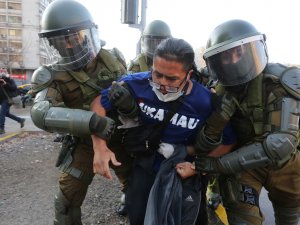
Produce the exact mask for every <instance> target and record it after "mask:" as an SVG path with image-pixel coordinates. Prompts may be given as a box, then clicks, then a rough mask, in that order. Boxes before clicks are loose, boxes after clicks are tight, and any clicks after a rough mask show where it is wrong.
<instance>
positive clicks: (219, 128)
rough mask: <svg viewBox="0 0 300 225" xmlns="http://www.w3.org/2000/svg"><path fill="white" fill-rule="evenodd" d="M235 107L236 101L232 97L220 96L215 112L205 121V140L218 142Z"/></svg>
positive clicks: (229, 95) (228, 95) (226, 94)
mask: <svg viewBox="0 0 300 225" xmlns="http://www.w3.org/2000/svg"><path fill="white" fill-rule="evenodd" d="M236 106H237V100H236V98H235V97H234V96H232V95H231V94H229V93H225V94H224V95H223V96H222V98H221V99H220V101H219V102H218V105H217V107H216V110H215V111H214V112H213V113H212V114H211V116H210V117H209V118H207V120H206V125H205V129H204V133H205V135H206V137H207V138H209V139H211V140H213V141H219V140H220V138H221V136H222V133H223V130H224V128H225V126H226V124H227V123H228V121H229V120H230V118H231V117H232V115H233V114H234V113H235V110H236Z"/></svg>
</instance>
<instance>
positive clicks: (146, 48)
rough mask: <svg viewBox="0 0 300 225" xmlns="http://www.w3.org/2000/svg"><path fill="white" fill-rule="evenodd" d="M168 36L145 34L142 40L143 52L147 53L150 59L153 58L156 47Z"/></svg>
mask: <svg viewBox="0 0 300 225" xmlns="http://www.w3.org/2000/svg"><path fill="white" fill-rule="evenodd" d="M164 39H166V37H158V36H143V37H142V40H141V48H142V49H141V50H142V53H144V54H145V55H147V57H149V58H150V59H152V58H153V55H154V51H155V49H156V47H157V46H158V45H159V44H160V42H162V41H163V40H164Z"/></svg>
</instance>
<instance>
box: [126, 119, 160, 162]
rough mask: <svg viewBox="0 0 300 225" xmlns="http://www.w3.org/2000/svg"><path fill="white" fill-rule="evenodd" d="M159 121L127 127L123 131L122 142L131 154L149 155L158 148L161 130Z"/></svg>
mask: <svg viewBox="0 0 300 225" xmlns="http://www.w3.org/2000/svg"><path fill="white" fill-rule="evenodd" d="M160 125H162V124H161V123H158V124H154V125H153V124H152V125H141V126H137V127H132V128H127V129H125V130H124V132H123V137H122V144H123V145H124V149H125V150H126V151H127V152H128V153H129V154H131V155H136V156H137V155H151V154H152V153H153V152H154V151H155V150H157V149H158V147H159V143H160V137H161V131H162V129H161V128H162V126H160Z"/></svg>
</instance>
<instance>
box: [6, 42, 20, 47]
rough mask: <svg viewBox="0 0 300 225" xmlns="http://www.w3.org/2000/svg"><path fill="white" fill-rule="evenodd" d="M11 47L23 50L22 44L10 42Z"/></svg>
mask: <svg viewBox="0 0 300 225" xmlns="http://www.w3.org/2000/svg"><path fill="white" fill-rule="evenodd" d="M9 47H12V48H17V49H21V48H22V42H10V43H9Z"/></svg>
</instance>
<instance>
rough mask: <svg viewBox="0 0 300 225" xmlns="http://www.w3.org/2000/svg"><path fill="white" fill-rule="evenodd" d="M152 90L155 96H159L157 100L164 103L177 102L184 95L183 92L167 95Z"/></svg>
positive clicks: (154, 89)
mask: <svg viewBox="0 0 300 225" xmlns="http://www.w3.org/2000/svg"><path fill="white" fill-rule="evenodd" d="M152 90H153V92H154V93H155V95H156V96H157V98H158V99H159V100H160V101H162V102H171V101H175V100H176V99H178V98H179V97H180V96H181V95H182V94H183V92H182V90H181V91H178V92H175V93H167V94H163V93H161V92H160V91H159V90H158V89H156V88H154V87H153V88H152Z"/></svg>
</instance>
